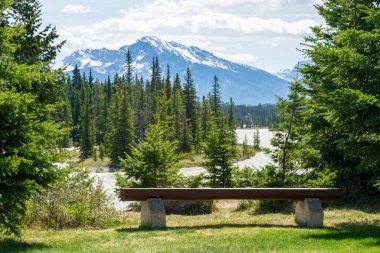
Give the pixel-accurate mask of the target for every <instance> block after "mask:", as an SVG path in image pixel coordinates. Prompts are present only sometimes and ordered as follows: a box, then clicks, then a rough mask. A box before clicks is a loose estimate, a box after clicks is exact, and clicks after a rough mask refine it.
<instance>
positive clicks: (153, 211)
mask: <svg viewBox="0 0 380 253" xmlns="http://www.w3.org/2000/svg"><path fill="white" fill-rule="evenodd" d="M141 227H146V228H154V229H162V228H166V215H165V207H164V201H163V200H162V199H161V198H150V199H147V200H146V201H143V202H142V203H141Z"/></svg>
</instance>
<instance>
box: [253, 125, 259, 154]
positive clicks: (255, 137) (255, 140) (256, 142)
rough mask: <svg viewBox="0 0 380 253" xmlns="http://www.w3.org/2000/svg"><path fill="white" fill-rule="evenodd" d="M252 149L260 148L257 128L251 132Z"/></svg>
mask: <svg viewBox="0 0 380 253" xmlns="http://www.w3.org/2000/svg"><path fill="white" fill-rule="evenodd" d="M253 149H255V150H260V133H259V129H258V128H256V131H255V132H254V133H253Z"/></svg>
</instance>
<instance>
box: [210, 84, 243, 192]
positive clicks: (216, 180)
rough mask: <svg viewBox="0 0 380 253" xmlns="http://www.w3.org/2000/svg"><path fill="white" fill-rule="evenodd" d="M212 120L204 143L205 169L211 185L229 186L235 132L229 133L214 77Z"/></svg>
mask: <svg viewBox="0 0 380 253" xmlns="http://www.w3.org/2000/svg"><path fill="white" fill-rule="evenodd" d="M210 104H211V108H212V109H211V111H212V121H211V127H210V132H209V135H208V138H207V141H206V144H205V155H206V158H207V162H206V163H205V165H206V169H207V171H208V173H209V175H208V179H209V184H210V186H211V187H230V186H231V183H232V169H233V166H232V163H233V160H234V159H235V158H236V155H237V148H236V133H233V134H232V133H231V128H230V126H229V120H228V118H226V117H225V116H224V114H223V111H222V102H221V99H220V87H219V84H218V79H217V78H216V76H215V77H214V82H213V85H212V91H211V93H210Z"/></svg>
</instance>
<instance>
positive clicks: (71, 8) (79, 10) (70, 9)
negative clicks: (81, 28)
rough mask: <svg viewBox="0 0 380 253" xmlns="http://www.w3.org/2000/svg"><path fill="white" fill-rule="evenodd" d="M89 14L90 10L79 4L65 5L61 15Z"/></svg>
mask: <svg viewBox="0 0 380 253" xmlns="http://www.w3.org/2000/svg"><path fill="white" fill-rule="evenodd" d="M88 12H90V8H89V7H86V6H84V5H80V4H66V5H65V6H64V7H63V8H62V10H61V13H67V14H85V13H88Z"/></svg>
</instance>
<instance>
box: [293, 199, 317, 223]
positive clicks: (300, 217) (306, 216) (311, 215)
mask: <svg viewBox="0 0 380 253" xmlns="http://www.w3.org/2000/svg"><path fill="white" fill-rule="evenodd" d="M296 222H297V224H299V225H301V226H306V227H310V228H321V227H323V208H322V204H321V200H320V199H318V198H307V199H305V200H303V201H298V202H297V206H296Z"/></svg>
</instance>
